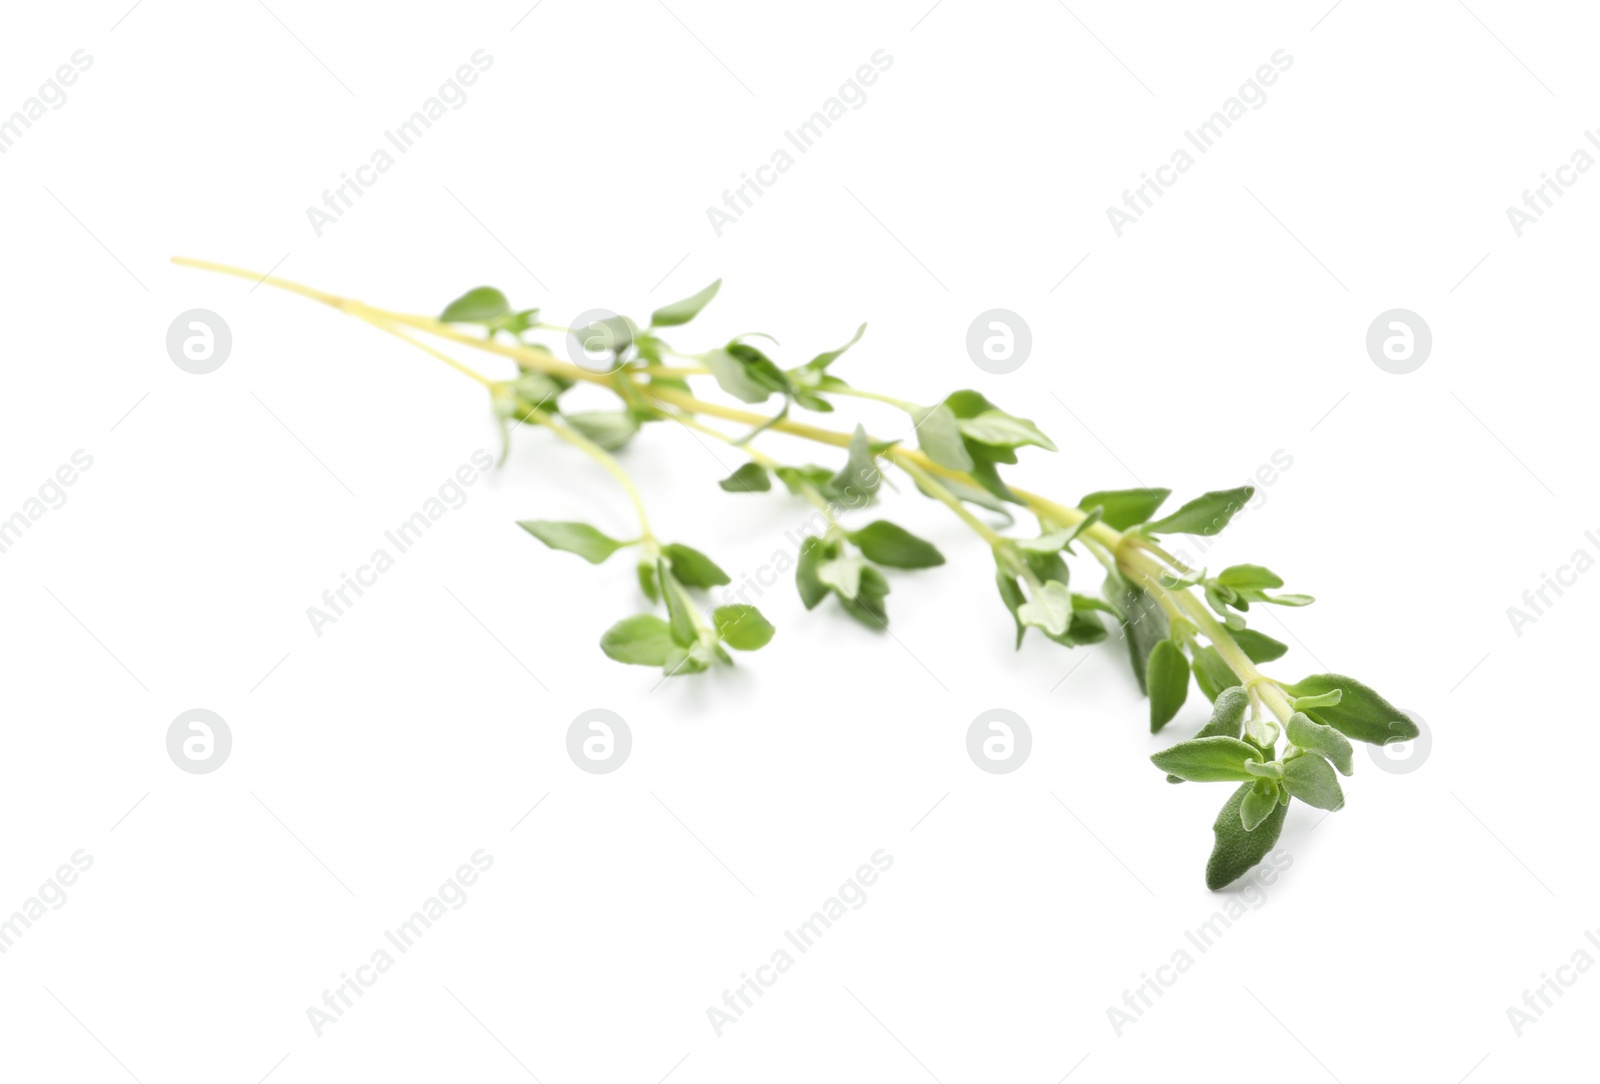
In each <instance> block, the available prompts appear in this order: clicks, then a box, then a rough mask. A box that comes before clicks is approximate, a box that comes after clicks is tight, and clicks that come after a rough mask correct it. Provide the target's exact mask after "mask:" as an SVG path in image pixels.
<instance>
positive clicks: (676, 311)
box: [650, 279, 722, 327]
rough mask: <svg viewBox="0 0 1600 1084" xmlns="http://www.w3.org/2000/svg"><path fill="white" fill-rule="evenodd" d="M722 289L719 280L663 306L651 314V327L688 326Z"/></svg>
mask: <svg viewBox="0 0 1600 1084" xmlns="http://www.w3.org/2000/svg"><path fill="white" fill-rule="evenodd" d="M720 289H722V280H721V279H718V280H717V281H716V282H713V283H712V284H711V285H710V286H707V287H706V288H705V289H704V290H701V291H700V292H699V293H697V294H693V295H692V296H690V297H686V298H684V299H683V300H682V301H674V302H673V303H672V304H670V305H664V306H662V307H661V308H659V309H657V310H656V311H655V312H653V313H651V314H650V326H651V327H677V326H678V325H679V324H687V323H688V322H689V321H690V320H693V319H694V318H695V317H696V316H698V315H699V314H700V310H701V309H703V308H705V307H706V306H707V305H709V304H710V303H711V299H712V298H713V297H716V296H717V291H718V290H720Z"/></svg>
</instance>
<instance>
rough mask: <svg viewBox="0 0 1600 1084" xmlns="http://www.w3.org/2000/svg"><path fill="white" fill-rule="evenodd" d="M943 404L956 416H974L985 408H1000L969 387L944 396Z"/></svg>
mask: <svg viewBox="0 0 1600 1084" xmlns="http://www.w3.org/2000/svg"><path fill="white" fill-rule="evenodd" d="M944 405H945V406H947V407H949V408H950V412H951V413H952V414H954V415H955V416H956V417H957V418H976V417H977V416H978V415H979V414H982V413H983V412H984V411H986V410H999V409H1000V408H999V407H997V406H995V405H994V404H993V403H991V402H989V400H987V399H985V398H984V397H983V395H982V394H981V393H979V392H975V391H972V390H971V389H967V390H964V391H953V392H951V393H950V394H949V395H947V396H945V397H944Z"/></svg>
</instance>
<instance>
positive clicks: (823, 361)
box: [802, 324, 867, 373]
mask: <svg viewBox="0 0 1600 1084" xmlns="http://www.w3.org/2000/svg"><path fill="white" fill-rule="evenodd" d="M866 333H867V325H866V324H862V325H861V326H860V327H858V328H856V333H855V334H854V335H852V336H851V337H850V341H849V342H847V343H845V344H844V345H843V346H841V347H839V349H837V350H828V351H825V352H823V353H821V354H818V355H817V356H816V357H814V358H812V359H811V360H810V361H808V362H806V363H805V365H804V366H802V368H804V369H806V370H808V371H810V372H814V373H820V372H823V371H824V370H826V369H827V368H828V366H830V365H832V364H833V363H834V362H836V361H838V360H839V355H840V354H842V353H844V352H845V351H846V350H848V349H850V348H851V347H852V346H854V345H855V344H856V343H858V342H860V341H861V336H863V335H865V334H866Z"/></svg>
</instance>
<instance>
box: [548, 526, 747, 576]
mask: <svg viewBox="0 0 1600 1084" xmlns="http://www.w3.org/2000/svg"><path fill="white" fill-rule="evenodd" d="M517 526H518V527H521V528H522V529H523V530H525V531H527V532H528V533H529V534H531V535H533V537H535V538H537V539H538V540H539V541H541V542H543V543H544V544H545V545H547V546H549V547H550V548H551V549H553V550H564V551H565V552H567V553H576V554H577V555H578V556H579V557H582V558H583V559H584V560H585V561H588V562H589V563H590V564H591V565H597V564H599V563H600V562H602V561H604V560H605V559H606V558H607V557H610V556H611V555H612V554H613V553H616V552H617V551H618V550H619V549H621V548H622V547H623V546H627V545H631V543H628V542H623V541H620V540H619V539H615V538H611V537H610V536H608V535H604V534H601V533H600V532H599V531H597V530H595V529H594V528H593V527H591V526H589V525H588V524H587V523H570V522H559V521H556V520H549V519H524V520H518V521H517ZM723 582H724V583H726V582H727V581H726V580H724V581H723Z"/></svg>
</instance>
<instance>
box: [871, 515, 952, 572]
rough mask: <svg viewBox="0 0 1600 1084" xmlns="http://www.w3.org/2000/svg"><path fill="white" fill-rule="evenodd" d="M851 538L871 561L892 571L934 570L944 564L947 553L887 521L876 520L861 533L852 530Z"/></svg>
mask: <svg viewBox="0 0 1600 1084" xmlns="http://www.w3.org/2000/svg"><path fill="white" fill-rule="evenodd" d="M849 538H850V541H852V542H854V543H855V544H856V546H857V547H858V548H859V549H860V550H861V552H862V554H863V555H864V556H865V557H866V558H867V560H869V561H874V562H876V563H877V564H880V565H887V566H888V567H889V568H933V567H934V566H936V565H942V564H944V554H942V553H940V552H939V551H938V549H937V548H935V547H934V545H933V543H932V542H926V541H924V540H922V539H920V538H918V537H917V536H916V535H914V534H912V533H911V532H910V531H908V530H906V529H905V528H904V527H900V526H897V525H896V524H893V523H890V522H889V521H887V520H882V519H880V520H876V521H874V522H872V523H869V524H867V525H866V526H865V527H863V528H861V529H860V530H859V531H851V532H850V534H849Z"/></svg>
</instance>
